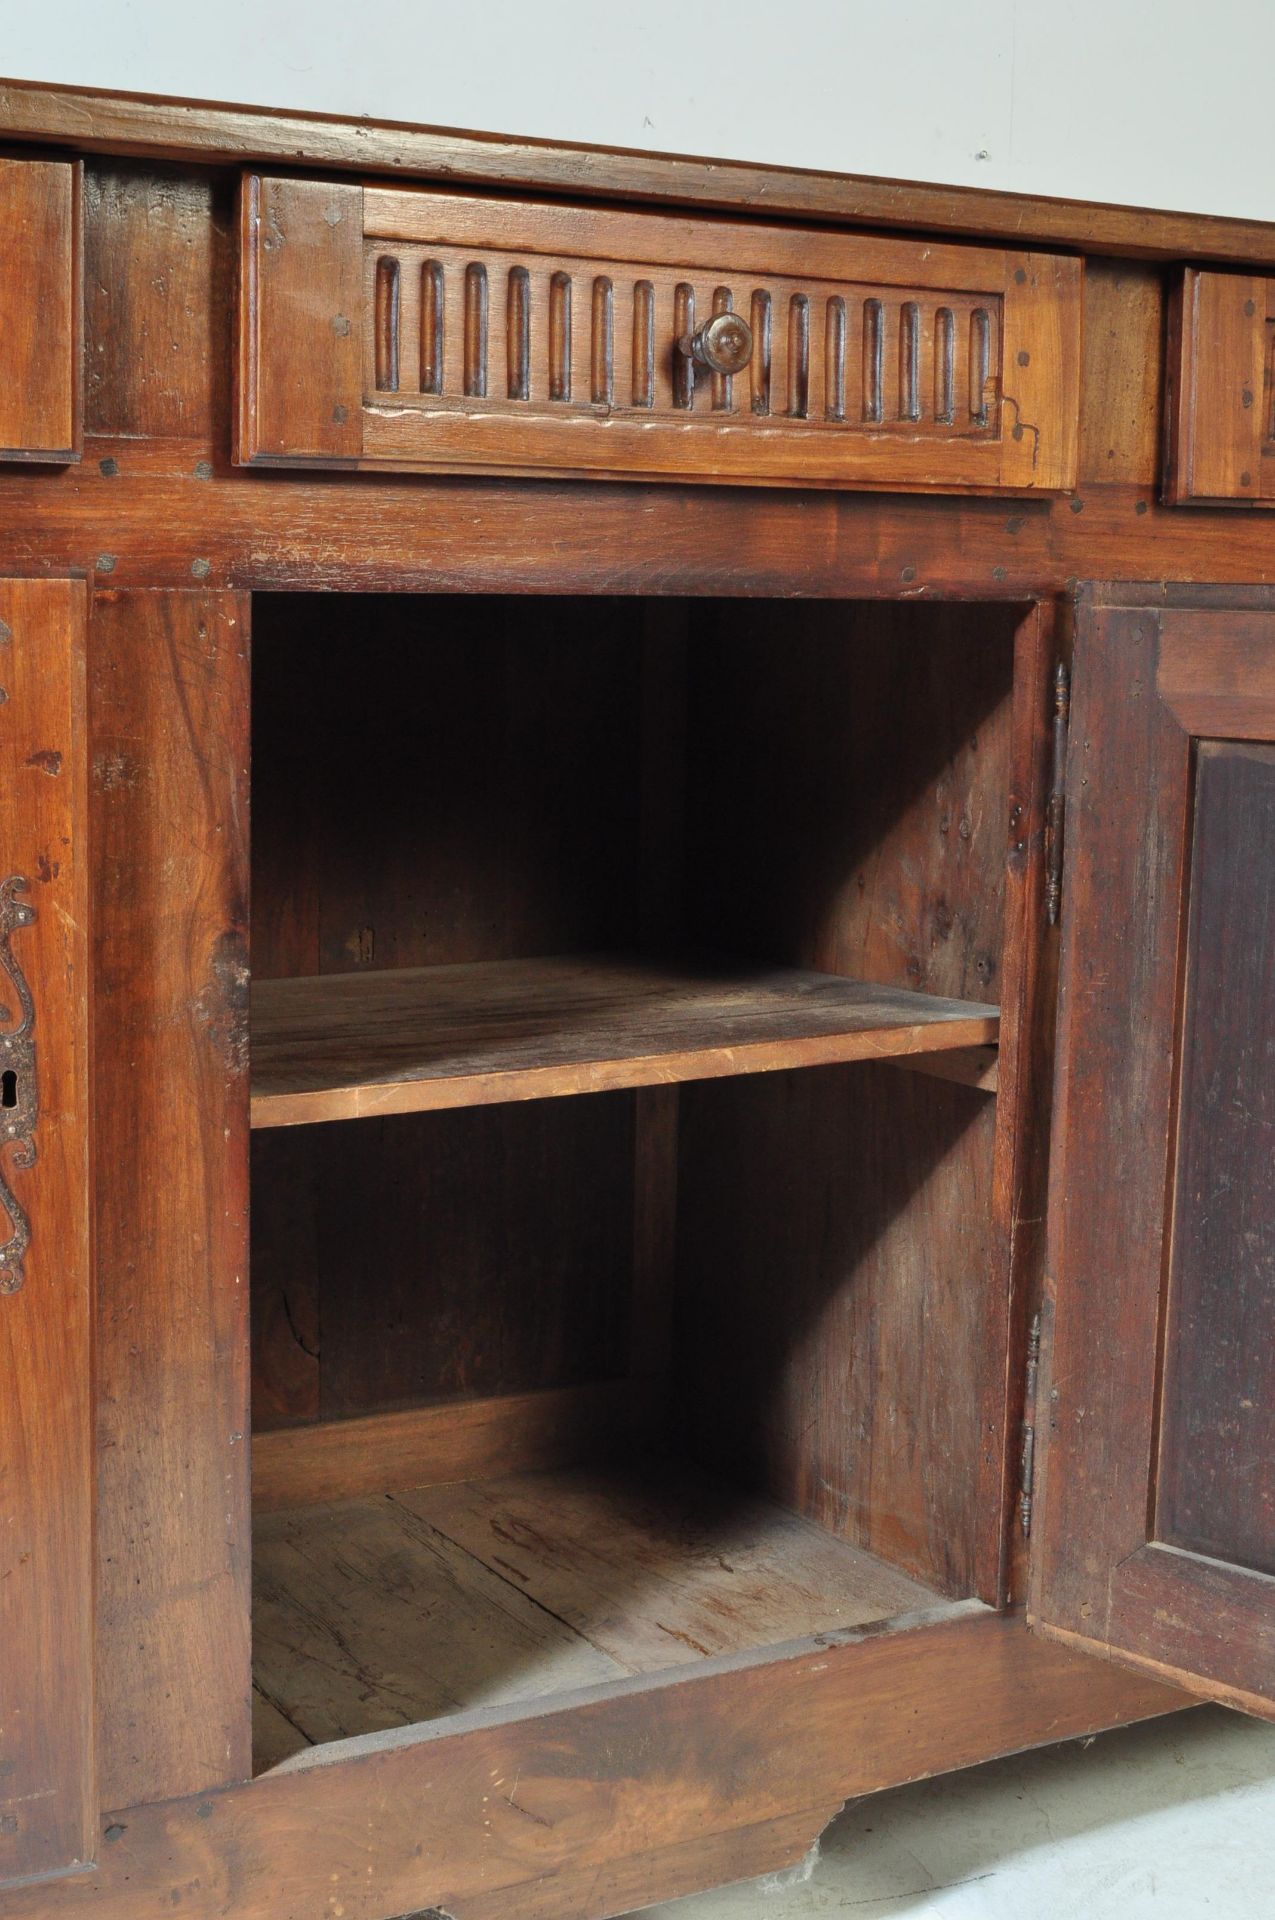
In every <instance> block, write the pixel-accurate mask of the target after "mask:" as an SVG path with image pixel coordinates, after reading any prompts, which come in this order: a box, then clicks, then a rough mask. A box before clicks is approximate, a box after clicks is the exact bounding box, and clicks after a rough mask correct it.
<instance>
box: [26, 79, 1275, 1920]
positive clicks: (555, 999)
mask: <svg viewBox="0 0 1275 1920" xmlns="http://www.w3.org/2000/svg"><path fill="white" fill-rule="evenodd" d="M0 140H2V141H3V150H2V151H0V770H2V772H3V781H4V792H5V798H6V806H5V808H4V813H3V820H2V822H0V972H2V973H3V978H4V986H3V993H2V995H0V998H2V999H3V1001H4V1008H5V1011H4V1015H3V1021H2V1024H0V1129H3V1131H2V1132H0V1385H2V1387H3V1391H0V1459H2V1460H3V1464H4V1471H3V1474H0V1648H2V1649H3V1658H2V1660H0V1920H63V1916H65V1917H66V1920H77V1917H78V1916H81V1915H82V1916H85V1920H99V1917H100V1920H145V1916H150V1915H158V1914H160V1913H165V1914H167V1913H173V1912H180V1913H181V1914H183V1915H185V1916H186V1920H318V1916H325V1917H326V1916H332V1917H333V1920H399V1917H400V1916H435V1917H436V1920H437V1917H440V1916H441V1917H443V1920H604V1917H605V1916H608V1915H615V1914H618V1913H623V1912H626V1911H628V1910H630V1909H632V1908H635V1907H640V1906H644V1905H648V1904H650V1903H652V1902H654V1901H657V1900H664V1899H668V1898H672V1897H675V1896H676V1895H679V1894H682V1893H685V1892H689V1891H691V1890H693V1889H695V1888H699V1887H703V1886H708V1885H712V1884H714V1883H718V1882H722V1881H727V1880H732V1879H739V1878H743V1877H745V1876H748V1875H752V1874H758V1873H762V1872H768V1871H772V1870H775V1869H778V1868H780V1867H783V1866H785V1865H788V1864H792V1863H794V1862H796V1861H798V1860H800V1859H801V1857H802V1856H803V1855H804V1854H805V1852H806V1851H807V1850H808V1849H809V1847H810V1846H811V1844H812V1843H813V1841H814V1840H815V1839H816V1838H817V1836H818V1834H819V1833H820V1831H821V1830H822V1828H823V1827H824V1825H826V1823H827V1822H828V1821H829V1820H830V1819H831V1818H832V1817H833V1815H834V1814H835V1813H836V1811H837V1810H838V1809H839V1808H840V1806H841V1805H842V1804H843V1803H844V1802H845V1800H846V1799H847V1798H849V1797H852V1796H855V1795H860V1794H866V1793H871V1792H873V1791H876V1790H879V1789H881V1788H884V1787H888V1786H892V1785H896V1784H899V1783H901V1782H904V1781H907V1780H911V1779H916V1778H919V1777H922V1776H925V1775H928V1774H934V1773H937V1772H941V1771H943V1770H946V1769H951V1768H956V1767H962V1766H968V1765H972V1764H975V1763H977V1762H979V1761H981V1760H985V1759H988V1758H990V1757H992V1756H994V1755H997V1754H1003V1753H1007V1752H1012V1751H1014V1750H1015V1749H1018V1748H1022V1747H1026V1746H1030V1745H1032V1744H1040V1743H1044V1742H1047V1741H1055V1740H1060V1739H1066V1738H1070V1737H1076V1736H1081V1735H1087V1734H1089V1733H1091V1732H1093V1731H1095V1730H1097V1729H1100V1728H1103V1727H1109V1726H1113V1725H1118V1724H1121V1723H1124V1722H1127V1721H1131V1720H1135V1719H1138V1718H1140V1717H1144V1716H1148V1715H1152V1714H1157V1713H1165V1712H1169V1711H1173V1710H1175V1709H1177V1708H1179V1707H1182V1706H1184V1705H1188V1704H1190V1702H1191V1700H1192V1699H1197V1698H1200V1697H1211V1698H1216V1699H1221V1700H1225V1701H1228V1702H1230V1703H1231V1704H1233V1705H1236V1706H1240V1707H1243V1708H1246V1709H1248V1710H1250V1711H1253V1712H1257V1713H1263V1714H1268V1715H1269V1714H1271V1713H1272V1712H1275V1376H1273V1370H1272V1362H1271V1351H1272V1347H1271V1333H1272V1324H1273V1322H1275V1277H1273V1276H1275V1174H1273V1173H1272V1166H1273V1164H1275V1162H1273V1160H1272V1155H1271V1151H1270V1132H1271V1126H1272V1124H1273V1116H1275V1065H1273V1064H1272V1062H1273V1060H1275V997H1273V989H1272V981H1275V533H1273V532H1272V526H1273V524H1275V523H1272V522H1271V520H1270V519H1269V518H1268V517H1267V515H1266V514H1265V513H1264V512H1262V511H1260V509H1261V508H1262V506H1263V505H1266V504H1269V499H1268V495H1269V496H1270V498H1275V482H1272V481H1271V478H1270V476H1271V473H1272V472H1273V471H1275V468H1272V466H1271V451H1270V450H1271V447H1272V445H1273V444H1275V426H1273V424H1272V422H1273V421H1275V413H1273V411H1272V399H1271V385H1270V380H1269V376H1268V371H1267V370H1268V368H1269V366H1270V363H1271V348H1270V341H1271V338H1272V335H1271V331H1270V329H1271V325H1272V321H1271V319H1270V318H1269V308H1268V301H1267V290H1268V287H1269V286H1270V285H1271V284H1273V283H1275V226H1264V225H1253V224H1245V223H1242V222H1237V221H1226V220H1209V219H1201V218H1195V217H1185V216H1175V215H1172V214H1162V213H1154V212H1146V211H1141V210H1137V211H1130V210H1123V209H1119V208H1107V207H1094V206H1081V205H1076V204H1069V203H1065V202H1058V201H1052V202H1051V201H1033V200H1028V199H1019V198H1015V197H1013V196H1008V195H1000V194H982V193H975V192H969V191H958V190H955V189H947V188H938V187H926V186H904V185H900V184H898V183H893V182H886V181H874V180H857V179H846V178H838V177H834V176H829V175H820V174H809V173H790V172H785V171H784V170H782V169H774V168H757V167H746V166H738V165H731V164H722V163H717V162H713V163H710V162H699V161H694V160H688V159H673V158H663V157H659V156H649V155H641V154H632V153H618V152H617V153H611V152H607V151H604V150H600V149H581V148H569V147H559V146H553V145H549V144H544V143H536V142H517V141H511V140H499V139H494V138H489V137H487V136H475V135H465V134H452V133H444V132H432V131H429V130H426V129H416V128H409V127H397V126H382V125H376V124H372V123H366V122H358V123H346V122H342V121H339V120H331V119H322V118H306V117H304V116H299V115H286V114H272V113H265V112H259V111H256V110H251V109H240V108H222V107H205V106H200V105H197V104H192V103H183V102H172V101H159V100H151V99H143V98H140V97H132V96H125V95H111V94H99V93H86V92H77V91H75V90H73V89H65V88H44V87H38V86H34V85H28V84H25V83H17V82H11V83H0ZM1268 276H1271V278H1268Z"/></svg>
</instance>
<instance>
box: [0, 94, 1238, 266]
mask: <svg viewBox="0 0 1275 1920" xmlns="http://www.w3.org/2000/svg"><path fill="white" fill-rule="evenodd" d="M0 141H3V142H27V141H30V142H39V143H41V144H44V145H52V146H59V147H70V148H71V149H73V150H75V151H77V152H84V153H113V154H120V155H128V156H136V157H144V158H152V159H156V160H176V161H184V162H188V163H189V162H194V163H197V164H198V163H203V164H205V165H239V164H247V163H252V164H256V165H264V166H286V167H289V168H292V169H308V168H314V169H320V170H323V171H329V172H348V173H358V174H364V175H368V176H388V177H390V178H393V179H399V180H404V181H412V180H420V181H431V182H434V183H442V184H451V185H457V186H460V185H464V186H471V187H472V186H477V187H503V188H511V189H517V190H520V191H525V190H532V191H535V192H539V193H547V194H558V195H565V196H570V197H574V198H581V197H584V198H589V199H598V200H620V201H628V202H634V203H644V204H648V205H654V206H666V207H683V208H693V209H702V210H705V211H712V212H717V213H731V212H735V213H741V214H746V215H748V216H749V217H752V218H756V217H757V216H758V215H759V214H761V215H762V216H763V217H769V218H771V219H774V220H797V221H804V222H818V223H822V224H828V225H834V226H840V225H851V226H868V227H879V228H885V229H901V230H915V229H923V230H926V231H929V232H939V233H949V234H952V235H957V236H960V237H962V238H966V239H978V240H983V241H986V240H1003V241H1012V242H1013V243H1014V244H1015V245H1016V246H1018V247H1024V246H1032V245H1042V244H1043V245H1048V246H1054V247H1057V246H1063V247H1072V248H1076V249H1078V250H1080V251H1083V252H1088V253H1095V254H1103V253H1109V254H1123V255H1126V256H1129V257H1136V258H1142V259H1152V260H1154V259H1166V260H1167V259H1191V260H1196V261H1209V262H1217V263H1227V262H1232V263H1240V262H1244V263H1249V264H1253V265H1258V266H1261V265H1270V266H1272V267H1275V222H1269V221H1248V220H1239V219H1233V218H1229V217H1224V216H1221V215H1214V214H1191V213H1174V212H1170V211H1161V210H1156V209H1148V208H1144V207H1126V206H1115V205H1108V204H1105V203H1103V202H1098V201H1083V200H1063V199H1049V198H1044V197H1037V196H1032V195H1028V194H1017V193H1007V192H1000V191H996V190H993V189H989V188H985V187H953V186H944V185H941V184H931V183H927V182H923V181H909V180H895V179H886V178H878V177H875V176H872V175H867V174H838V173H825V172H817V171H815V170H813V169H806V168H796V167H781V166H773V165H754V164H751V163H749V162H746V161H740V160H715V159H710V158H701V157H695V156H690V155H681V154H665V153H647V152H644V151H641V150H636V149H632V148H623V147H600V146H586V145H577V144H570V143H566V142H555V141H549V140H543V139H532V138H526V139H524V138H518V137H514V136H506V135H501V134H492V133H472V132H465V131H462V130H458V129H449V128H439V127H422V126H413V125H409V124H406V123H402V122H397V121H389V120H370V119H368V120H365V119H346V118H342V117H341V116H339V115H336V114H320V113H313V114H311V113H300V112H296V111H294V110H290V109H288V110H283V109H280V110H276V109H273V108H269V107H252V106H235V105H232V104H228V103H220V102H215V101H200V100H184V99H174V98H166V97H160V96H158V95H152V94H141V93H120V92H111V91H107V90H103V89H95V88H88V87H70V86H63V85H51V84H49V83H46V82H43V81H33V80H8V79H3V78H0Z"/></svg>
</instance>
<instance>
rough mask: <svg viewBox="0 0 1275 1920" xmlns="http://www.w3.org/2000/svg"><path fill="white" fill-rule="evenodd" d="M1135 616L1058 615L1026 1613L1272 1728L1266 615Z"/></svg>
mask: <svg viewBox="0 0 1275 1920" xmlns="http://www.w3.org/2000/svg"><path fill="white" fill-rule="evenodd" d="M1145 596H1146V589H1139V590H1136V591H1135V590H1130V591H1128V592H1122V591H1121V590H1120V589H1102V590H1090V591H1089V592H1087V593H1086V594H1085V595H1084V596H1082V599H1081V602H1080V607H1079V613H1078V622H1077V633H1076V671H1075V700H1074V706H1073V721H1072V744H1071V751H1070V755H1069V764H1068V781H1067V785H1068V795H1069V799H1068V824H1067V834H1068V846H1067V869H1068V871H1067V890H1066V899H1065V906H1064V929H1063V963H1062V1000H1061V1014H1062V1027H1061V1034H1060V1066H1059V1076H1058V1085H1057V1098H1056V1104H1055V1115H1054V1149H1053V1166H1052V1171H1051V1190H1050V1274H1051V1286H1050V1296H1049V1299H1048V1302H1047V1309H1048V1311H1047V1326H1046V1345H1045V1352H1044V1355H1043V1365H1042V1379H1041V1392H1042V1396H1043V1397H1042V1400H1041V1402H1040V1404H1039V1408H1038V1419H1037V1431H1038V1434H1039V1436H1040V1439H1041V1444H1042V1448H1043V1452H1042V1457H1041V1466H1042V1474H1043V1479H1042V1485H1041V1488H1040V1495H1041V1497H1040V1502H1039V1505H1038V1514H1039V1520H1038V1524H1037V1530H1036V1539H1035V1542H1034V1549H1033V1585H1032V1612H1033V1617H1034V1620H1035V1622H1036V1624H1037V1625H1038V1626H1040V1627H1042V1628H1044V1629H1045V1630H1046V1631H1050V1632H1057V1633H1060V1634H1063V1635H1066V1636H1068V1637H1071V1638H1075V1639H1078V1640H1083V1641H1086V1642H1090V1643H1092V1644H1093V1645H1094V1646H1095V1647H1096V1648H1097V1649H1099V1650H1101V1651H1103V1652H1105V1653H1108V1654H1110V1655H1113V1656H1114V1657H1117V1658H1125V1659H1128V1660H1130V1661H1132V1662H1134V1663H1137V1664H1141V1665H1147V1666H1153V1667H1156V1668H1158V1669H1160V1670H1163V1671H1168V1672H1169V1673H1171V1674H1172V1676H1173V1677H1175V1678H1177V1679H1180V1680H1181V1681H1182V1682H1183V1684H1185V1685H1188V1686H1192V1687H1194V1688H1196V1689H1197V1690H1199V1691H1204V1692H1208V1693H1212V1694H1215V1695H1216V1696H1218V1697H1220V1698H1225V1699H1229V1700H1231V1701H1233V1702H1234V1703H1236V1704H1238V1705H1243V1706H1246V1707H1249V1708H1250V1709H1252V1710H1254V1711H1257V1712H1263V1713H1269V1714H1275V1704H1273V1703H1275V1447H1273V1444H1272V1443H1273V1442H1275V745H1273V744H1272V743H1273V742H1275V597H1272V596H1270V595H1269V594H1267V593H1265V592H1258V591H1254V592H1251V593H1248V594H1244V595H1235V594H1232V595H1231V596H1229V600H1230V604H1227V598H1228V597H1227V596H1223V595H1221V594H1220V593H1216V592H1210V591H1207V590H1195V591H1193V590H1188V589H1183V590H1181V591H1180V592H1177V593H1170V594H1166V595H1164V596H1163V597H1162V598H1161V599H1160V600H1159V603H1158V604H1156V605H1148V604H1145ZM1140 598H1142V599H1143V601H1144V603H1143V604H1139V599H1140ZM1237 600H1238V601H1239V604H1236V601H1237Z"/></svg>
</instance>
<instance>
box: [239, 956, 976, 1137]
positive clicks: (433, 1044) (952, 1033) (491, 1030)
mask: <svg viewBox="0 0 1275 1920" xmlns="http://www.w3.org/2000/svg"><path fill="white" fill-rule="evenodd" d="M252 1023H253V1095H252V1122H253V1125H254V1126H256V1127H268V1126H289V1125H294V1126H295V1125H298V1124H300V1123H302V1122H312V1121H321V1120H349V1119H358V1118H361V1117H363V1116H366V1115H372V1114H389V1113H407V1112H419V1111H424V1110H426V1109H429V1108H435V1107H454V1106H473V1105H480V1104H483V1103H485V1102H487V1101H501V1100H514V1099H524V1100H525V1099H533V1098H536V1097H544V1096H549V1095H555V1094H565V1093H596V1092H602V1091H604V1090H606V1089H611V1088H618V1087H637V1086H650V1085H659V1084H661V1083H665V1082H669V1081H674V1080H695V1079H708V1078H716V1077H719V1076H721V1075H723V1074H736V1073H762V1072H772V1071H775V1070H777V1069H782V1068H786V1067H791V1066H798V1065H806V1066H814V1065H821V1064H825V1063H827V1062H829V1061H833V1060H872V1059H880V1058H882V1057H883V1056H885V1055H887V1054H902V1053H915V1052H922V1051H925V1050H926V1049H927V1048H938V1049H942V1048H944V1047H967V1046H979V1045H985V1044H987V1043H989V1042H992V1041H994V1040H995V1039H996V1036H997V1031H998V1016H997V1012H996V1009H995V1008H994V1007H990V1006H987V1005H986V1004H979V1003H976V1002H962V1001H954V1000H943V999H940V998H938V997H937V996H936V995H929V994H916V993H908V992H906V991H902V990H899V989H894V988H885V987H878V986H874V985H873V984H871V983H869V982H865V981H857V980H845V979H842V978H839V977H838V976H836V975H833V974H815V973H809V972H804V973H803V972H798V971H796V970H795V969H788V968H764V967H760V966H758V967H749V966H744V967H739V966H733V965H720V964H714V963H713V962H706V963H704V965H703V966H697V965H696V964H694V963H682V964H680V965H679V964H676V963H675V964H671V965H662V964H658V963H655V962H650V961H642V960H633V961H625V960H622V959H617V960H612V959H609V958H607V957H606V956H597V957H593V956H589V957H581V958H580V959H575V958H564V959H546V960H512V961H490V962H487V963H486V964H484V965H480V966H476V967H469V966H462V967H420V968H408V969H404V970H403V971H402V972H394V973H347V974H324V975H316V976H314V977H312V978H310V979H297V980H268V981H259V982H257V983H256V984H255V985H254V987H253V990H252Z"/></svg>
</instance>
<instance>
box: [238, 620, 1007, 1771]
mask: <svg viewBox="0 0 1275 1920" xmlns="http://www.w3.org/2000/svg"><path fill="white" fill-rule="evenodd" d="M1021 617H1022V609H1021V608H1017V607H1011V606H1005V605H969V604H960V605H958V604H949V605H936V604H916V603H842V602H838V603H831V602H807V601H774V602H767V601H760V600H749V601H725V600H723V601H712V600H696V601H677V600H667V599H655V598H632V599H589V598H535V597H527V596H517V597H496V596H477V595H437V596H429V597H424V596H405V595H403V596H385V597H374V596H355V595H342V596H329V595H317V594H309V595H302V594H297V595H285V594H262V595H258V596H255V597H254V603H253V656H254V664H253V754H252V845H253V858H252V885H253V906H252V971H253V1042H254V1067H253V1124H254V1131H253V1139H252V1221H253V1229H252V1268H251V1294H252V1324H253V1381H252V1397H253V1428H254V1439H255V1458H254V1503H255V1508H256V1520H255V1529H254V1642H255V1683H256V1703H255V1704H256V1710H257V1719H258V1725H257V1765H258V1767H259V1768H260V1767H266V1766H269V1765H272V1764H275V1763H276V1762H278V1761H280V1760H282V1759H284V1758H286V1757H287V1756H288V1755H289V1754H291V1753H294V1752H297V1751H298V1750H300V1749H302V1748H303V1747H305V1746H307V1745H310V1744H314V1743H318V1742H322V1741H327V1740H332V1739H336V1738H340V1737H342V1736H348V1735H358V1734H365V1733H371V1732H376V1731H380V1730H383V1729H386V1728H392V1727H395V1726H398V1725H403V1724H411V1723H415V1722H419V1721H422V1720H430V1719H433V1718H436V1717H440V1716H444V1715H453V1714H457V1713H460V1712H463V1711H466V1710H468V1709H471V1708H475V1707H508V1708H511V1709H513V1708H515V1707H517V1705H518V1704H519V1703H523V1702H525V1701H527V1700H529V1699H539V1698H542V1697H548V1696H550V1695H553V1694H560V1693H562V1692H564V1691H573V1690H575V1689H578V1688H582V1687H592V1686H597V1685H610V1684H612V1683H615V1682H623V1681H628V1680H630V1679H631V1678H632V1676H634V1675H638V1674H652V1673H658V1672H661V1671H663V1670H665V1669H671V1668H674V1667H685V1666H686V1665H687V1664H690V1663H693V1662H696V1661H703V1660H711V1659H715V1658H719V1657H726V1656H739V1655H741V1654H745V1655H746V1654H750V1653H754V1652H755V1651H756V1650H757V1649H760V1648H763V1647H781V1646H786V1645H789V1644H791V1643H794V1642H796V1643H800V1642H802V1641H803V1640H807V1639H809V1638H810V1637H812V1636H818V1635H826V1634H829V1633H835V1632H837V1631H839V1630H842V1629H850V1628H854V1627H856V1626H859V1625H863V1624H865V1623H867V1622H880V1621H883V1620H889V1619H895V1618H898V1617H901V1616H904V1615H907V1614H910V1613H914V1612H915V1611H916V1610H918V1609H922V1608H930V1607H935V1606H941V1605H944V1604H946V1603H949V1602H959V1601H963V1600H967V1599H970V1598H983V1599H994V1598H995V1595H994V1594H989V1593H988V1592H987V1591H985V1588H986V1581H985V1579H982V1578H981V1577H980V1573H979V1561H978V1549H979V1543H980V1540H983V1539H985V1537H986V1530H987V1529H988V1528H989V1527H991V1528H993V1529H996V1528H998V1527H999V1524H1000V1516H999V1512H997V1511H991V1512H989V1503H988V1500H987V1495H986V1489H987V1486H988V1484H989V1483H988V1460H989V1455H990V1454H992V1453H997V1452H998V1449H999V1447H1000V1445H1001V1442H1000V1438H999V1435H1000V1427H999V1425H998V1418H999V1410H1000V1406H1001V1400H1002V1396H1003V1391H1004V1374H1005V1366H1006V1355H1005V1349H1004V1335H1003V1308H1004V1298H1005V1293H1006V1289H1007V1286H1008V1275H1007V1257H1006V1252H1005V1246H1004V1238H1003V1227H1002V1225H1001V1223H1000V1222H999V1220H998V1216H997V1212H996V1207H995V1205H994V1199H993V1159H994V1146H995V1141H996V1136H997V1093H996V1079H997V1074H996V1052H995V1042H996V1037H997V1025H998V1023H997V1007H998V1002H999V998H1000V981H1001V974H1002V968H1003V963H1004V934H1003V920H1004V892H1005V888H1004V880H1005V861H1006V850H1007V845H1008V835H1007V826H1008V817H1009V804H1010V801H1009V796H1010V787H1011V769H1010V754H1011V742H1012V717H1013V696H1014V642H1015V632H1016V628H1017V626H1018V623H1019V621H1020V619H1021ZM551 963H552V964H551ZM853 983H858V984H857V985H855V984H853ZM996 1467H997V1463H996V1462H995V1461H993V1474H994V1472H995V1470H996Z"/></svg>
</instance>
